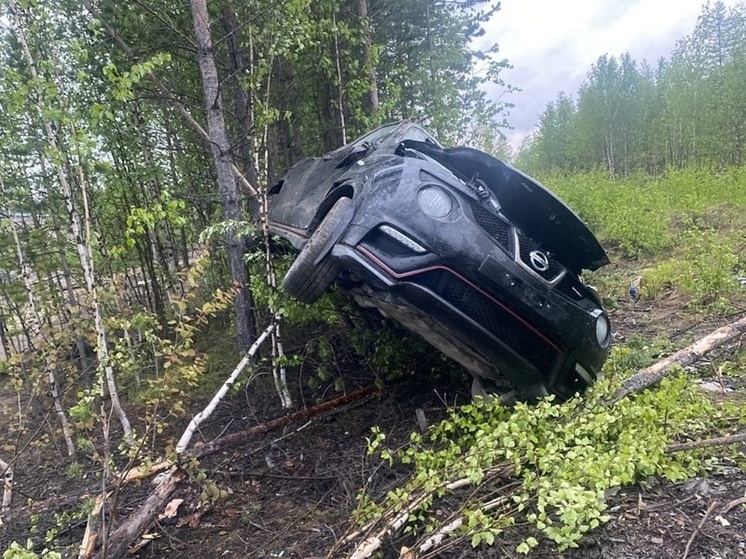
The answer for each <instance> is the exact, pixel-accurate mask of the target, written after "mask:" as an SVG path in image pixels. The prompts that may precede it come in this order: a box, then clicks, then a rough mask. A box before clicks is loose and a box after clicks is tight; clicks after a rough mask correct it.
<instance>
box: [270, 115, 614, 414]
mask: <svg viewBox="0 0 746 559" xmlns="http://www.w3.org/2000/svg"><path fill="white" fill-rule="evenodd" d="M269 194H270V202H269V227H270V231H271V232H272V233H274V234H276V235H279V236H280V237H283V238H284V239H287V240H288V241H289V242H290V243H291V244H292V245H293V247H294V248H295V249H296V250H297V251H299V253H298V255H297V257H296V259H295V261H294V262H293V264H292V266H291V267H290V269H289V271H288V272H287V274H286V275H285V278H284V280H283V283H282V285H283V288H284V289H285V290H286V291H287V292H289V293H290V294H291V295H293V296H295V297H296V298H298V299H300V300H301V301H304V302H307V303H310V302H313V301H315V300H316V299H317V298H318V297H320V296H321V294H322V293H323V292H324V291H325V290H326V289H327V288H328V287H329V286H330V285H331V284H332V283H333V282H334V281H335V280H338V281H339V283H340V285H341V286H342V287H343V288H344V289H345V290H346V291H347V292H349V293H350V294H351V295H352V296H353V297H354V298H355V300H356V301H357V302H358V303H359V304H361V305H363V306H366V307H375V308H377V309H378V310H379V311H381V313H383V314H384V315H385V316H388V317H390V318H391V319H394V320H396V321H398V322H399V323H401V324H402V325H404V326H405V327H407V328H409V329H410V330H412V331H414V332H416V333H417V334H419V335H421V336H422V337H423V338H425V339H426V340H427V341H428V342H430V343H431V344H432V345H434V346H435V347H437V348H438V349H440V350H441V351H442V352H443V353H445V354H446V355H448V356H450V357H452V358H453V359H455V360H456V361H458V362H459V363H461V364H462V365H463V366H464V367H466V368H467V369H468V370H469V371H470V372H471V373H472V374H473V375H474V377H475V379H476V383H477V386H478V387H479V386H481V385H482V384H486V383H480V379H482V380H487V381H492V382H494V383H495V384H497V385H503V386H504V385H505V381H506V380H507V381H508V382H509V384H511V385H512V386H513V388H514V389H517V390H518V392H519V393H520V394H522V396H524V397H526V398H528V399H529V400H533V399H536V398H538V397H542V396H547V395H549V394H555V395H556V396H557V398H558V399H559V400H565V399H567V398H569V397H571V396H573V395H574V394H576V393H578V392H582V391H583V390H584V389H585V388H586V387H587V386H588V385H589V384H591V383H592V382H593V381H594V380H595V379H596V376H597V374H598V372H599V370H600V369H601V366H602V365H603V363H604V361H605V359H606V357H607V355H608V352H609V340H610V325H609V320H608V317H607V316H606V313H605V312H604V310H603V308H602V305H601V302H600V300H599V297H598V296H597V294H596V293H595V291H594V290H593V289H591V288H589V287H588V286H587V285H586V284H585V283H584V282H583V279H582V278H581V276H580V273H581V270H583V269H589V270H595V269H597V268H599V267H600V266H603V265H604V264H607V263H608V257H607V256H606V253H605V252H604V249H603V248H602V247H601V245H600V244H599V242H598V241H597V240H596V238H595V237H594V236H593V234H592V233H591V231H590V230H589V229H588V227H587V226H586V225H585V224H584V223H583V222H582V221H581V220H580V218H579V217H578V216H577V215H576V214H575V213H573V212H572V210H570V209H569V208H568V207H567V206H566V205H565V204H564V203H563V202H562V201H561V200H559V199H558V198H557V197H556V196H554V195H553V194H552V193H551V192H549V191H548V190H547V189H546V188H545V187H544V186H542V185H541V184H539V183H538V182H537V181H535V180H534V179H532V178H530V177H529V176H527V175H525V174H523V173H522V172H520V171H518V170H516V169H514V168H513V167H511V166H510V165H507V164H506V163H504V162H502V161H500V160H499V159H496V158H494V157H492V156H490V155H488V154H486V153H484V152H482V151H479V150H476V149H472V148H467V147H456V148H450V149H446V148H443V147H442V146H441V145H440V144H439V143H438V142H437V141H436V140H435V139H434V138H433V137H432V136H431V135H430V134H429V133H428V132H426V131H425V130H424V129H423V128H421V127H420V126H418V125H417V124H414V123H411V122H400V123H394V124H386V125H384V126H381V127H379V128H377V129H375V130H373V131H372V132H370V133H369V134H367V135H365V136H363V137H361V138H359V139H357V140H355V141H353V142H352V143H350V144H347V145H345V146H343V147H341V148H339V149H337V150H335V151H332V152H330V153H328V154H326V155H324V156H323V157H320V158H308V159H304V160H303V161H301V162H299V163H298V164H296V165H295V166H294V167H293V168H292V169H291V170H290V171H289V172H288V174H287V175H285V176H284V177H283V178H282V179H281V180H280V181H279V182H278V183H277V184H276V185H274V186H273V187H272V188H271V189H270V192H269Z"/></svg>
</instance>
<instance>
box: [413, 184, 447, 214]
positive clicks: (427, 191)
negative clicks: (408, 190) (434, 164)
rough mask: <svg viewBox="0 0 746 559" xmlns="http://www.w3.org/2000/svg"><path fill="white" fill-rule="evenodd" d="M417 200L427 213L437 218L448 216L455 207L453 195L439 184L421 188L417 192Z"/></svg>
mask: <svg viewBox="0 0 746 559" xmlns="http://www.w3.org/2000/svg"><path fill="white" fill-rule="evenodd" d="M417 202H418V203H419V205H420V209H421V210H422V211H423V212H425V214H426V215H429V216H430V217H433V218H436V219H438V218H441V217H445V216H447V215H448V213H449V212H450V211H451V208H452V207H453V204H452V203H451V197H450V196H449V195H448V194H447V193H446V191H445V190H443V189H442V188H438V187H437V186H426V187H425V188H423V189H422V190H420V191H419V192H418V193H417Z"/></svg>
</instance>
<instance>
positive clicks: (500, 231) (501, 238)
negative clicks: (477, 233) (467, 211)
mask: <svg viewBox="0 0 746 559" xmlns="http://www.w3.org/2000/svg"><path fill="white" fill-rule="evenodd" d="M471 211H472V213H473V214H474V219H475V220H476V221H477V224H478V225H479V226H480V227H481V228H482V229H484V231H485V232H486V233H487V234H488V235H489V236H490V237H492V238H493V239H495V241H497V244H498V245H500V246H501V247H502V248H503V249H504V250H505V251H506V252H507V253H508V254H510V255H511V256H512V252H511V250H510V229H511V227H510V225H508V224H507V223H505V222H504V221H503V220H502V219H500V218H499V217H497V216H496V215H494V214H492V213H490V212H488V211H487V210H485V209H484V208H482V207H481V206H477V205H473V206H471Z"/></svg>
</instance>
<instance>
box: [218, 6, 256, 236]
mask: <svg viewBox="0 0 746 559" xmlns="http://www.w3.org/2000/svg"><path fill="white" fill-rule="evenodd" d="M222 22H223V29H224V30H225V36H226V41H225V42H226V45H227V47H228V58H229V63H230V64H229V67H230V72H231V76H232V81H233V112H234V114H235V118H236V124H237V129H238V130H237V135H238V138H237V141H236V142H235V144H236V145H237V148H238V156H239V158H240V162H241V165H240V168H241V170H242V171H243V174H244V176H245V177H246V178H247V179H248V181H249V182H250V183H251V184H257V171H256V168H255V167H254V138H253V136H252V134H253V132H254V111H253V98H252V96H250V95H249V94H248V92H247V91H246V89H245V88H244V86H243V85H242V84H241V79H240V78H241V76H243V75H244V72H245V71H246V64H245V63H244V58H243V52H242V50H241V37H242V34H241V26H240V25H239V24H238V18H237V17H236V11H235V10H234V9H233V6H230V5H228V6H226V7H225V8H224V9H223V17H222ZM248 202H249V213H250V214H251V218H252V220H253V221H254V223H258V222H259V201H258V200H257V197H256V196H250V197H249V201H248Z"/></svg>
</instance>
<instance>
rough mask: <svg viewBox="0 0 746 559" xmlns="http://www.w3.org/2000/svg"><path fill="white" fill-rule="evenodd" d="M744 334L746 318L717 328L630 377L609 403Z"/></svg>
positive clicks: (636, 390) (745, 331)
mask: <svg viewBox="0 0 746 559" xmlns="http://www.w3.org/2000/svg"><path fill="white" fill-rule="evenodd" d="M744 333H746V317H743V318H742V319H740V320H737V321H736V322H733V323H731V324H728V325H726V326H723V327H722V328H718V329H717V330H715V331H714V332H712V333H710V334H708V335H707V336H705V337H704V338H701V339H699V340H697V341H696V342H694V343H693V344H692V345H690V346H689V347H686V348H684V349H681V350H679V351H677V352H676V353H674V354H673V355H671V356H670V357H667V358H666V359H663V360H662V361H658V362H657V363H655V364H653V365H651V366H650V367H648V368H646V369H643V370H642V371H640V372H638V373H637V374H635V375H632V376H631V377H630V378H628V379H627V380H626V381H624V383H623V384H622V387H621V388H620V389H619V390H617V391H616V393H614V395H613V396H612V397H611V400H610V402H609V403H612V404H613V403H614V402H618V401H619V400H621V399H622V398H624V397H625V396H629V395H630V394H632V393H634V392H640V391H641V390H643V389H644V388H647V387H649V386H652V385H654V384H657V383H659V382H660V381H661V380H663V379H664V378H666V377H667V376H670V375H671V374H672V373H673V372H674V371H675V370H676V369H675V368H676V367H677V366H678V367H685V366H687V365H691V364H692V363H695V362H696V361H698V360H699V359H701V358H702V357H704V356H705V355H707V354H708V353H709V352H711V351H712V350H713V349H715V348H717V347H720V346H722V345H723V344H726V343H728V342H729V341H731V340H733V339H735V338H737V337H738V336H740V335H742V334H744Z"/></svg>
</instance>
